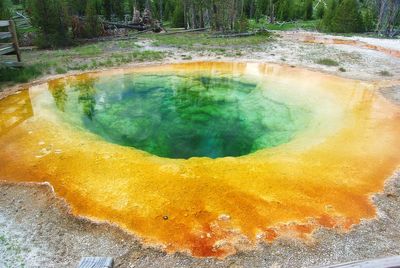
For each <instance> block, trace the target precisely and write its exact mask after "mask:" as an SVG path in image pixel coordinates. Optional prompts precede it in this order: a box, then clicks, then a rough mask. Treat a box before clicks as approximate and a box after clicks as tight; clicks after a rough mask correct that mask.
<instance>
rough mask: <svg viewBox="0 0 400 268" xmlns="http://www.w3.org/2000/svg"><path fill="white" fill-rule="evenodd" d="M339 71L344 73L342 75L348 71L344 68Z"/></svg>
mask: <svg viewBox="0 0 400 268" xmlns="http://www.w3.org/2000/svg"><path fill="white" fill-rule="evenodd" d="M339 71H340V72H342V73H345V72H347V71H346V69H345V68H343V67H340V68H339Z"/></svg>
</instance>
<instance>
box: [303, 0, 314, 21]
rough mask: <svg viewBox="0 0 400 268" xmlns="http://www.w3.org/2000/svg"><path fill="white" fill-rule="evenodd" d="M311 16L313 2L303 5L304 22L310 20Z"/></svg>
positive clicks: (308, 0) (308, 1)
mask: <svg viewBox="0 0 400 268" xmlns="http://www.w3.org/2000/svg"><path fill="white" fill-rule="evenodd" d="M312 16H313V0H306V2H305V3H304V20H311V19H312Z"/></svg>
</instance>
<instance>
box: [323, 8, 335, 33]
mask: <svg viewBox="0 0 400 268" xmlns="http://www.w3.org/2000/svg"><path fill="white" fill-rule="evenodd" d="M336 9H337V2H336V0H330V1H329V2H328V6H327V8H326V9H325V12H324V17H323V19H322V27H321V28H322V29H323V30H325V31H332V20H333V17H334V16H335V13H336Z"/></svg>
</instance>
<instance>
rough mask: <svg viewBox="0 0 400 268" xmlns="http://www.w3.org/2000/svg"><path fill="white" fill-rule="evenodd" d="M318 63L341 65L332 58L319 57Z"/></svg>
mask: <svg viewBox="0 0 400 268" xmlns="http://www.w3.org/2000/svg"><path fill="white" fill-rule="evenodd" d="M316 63H318V64H321V65H326V66H339V63H338V62H337V61H335V60H332V59H319V60H317V61H316Z"/></svg>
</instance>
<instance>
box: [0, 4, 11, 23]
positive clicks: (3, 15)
mask: <svg viewBox="0 0 400 268" xmlns="http://www.w3.org/2000/svg"><path fill="white" fill-rule="evenodd" d="M9 7H10V3H9V2H8V0H0V19H9V18H10V17H11V14H10V9H9Z"/></svg>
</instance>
